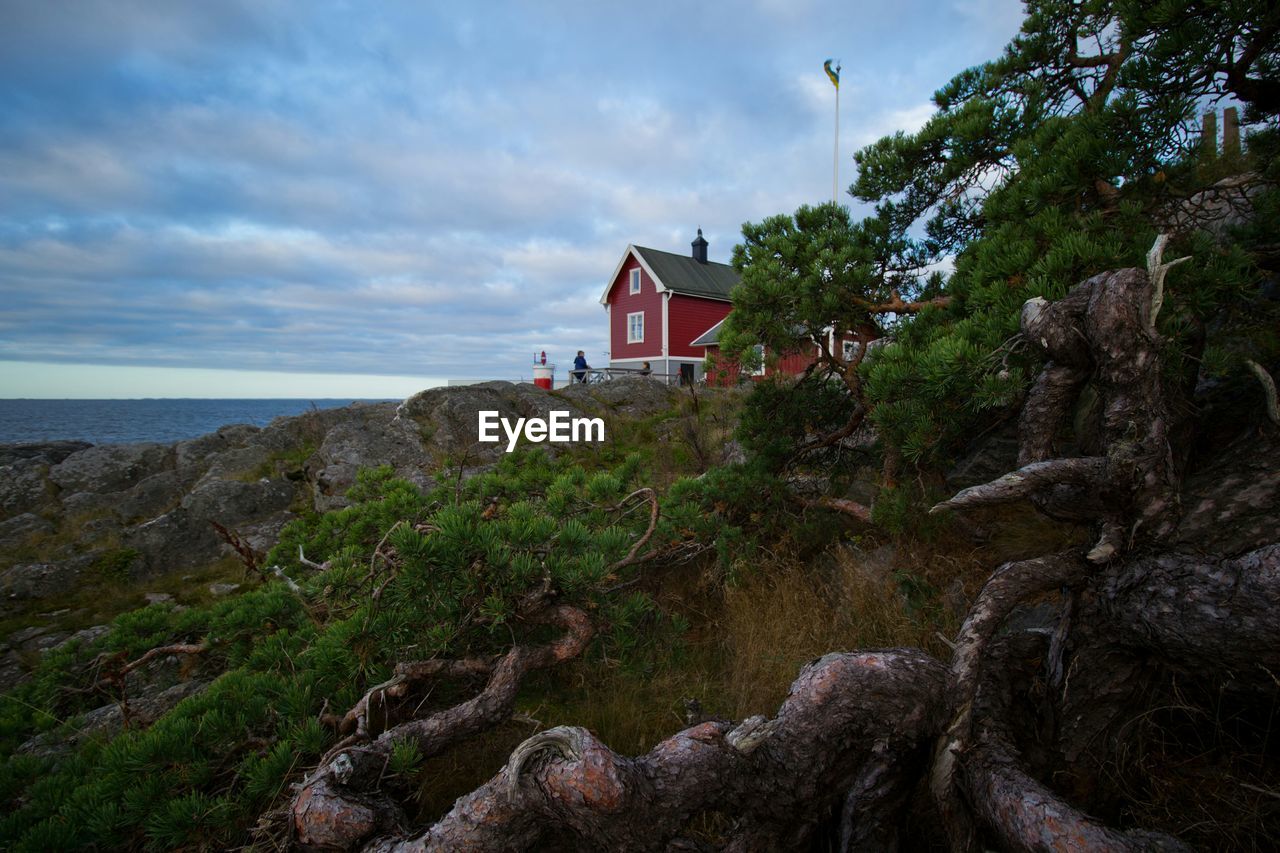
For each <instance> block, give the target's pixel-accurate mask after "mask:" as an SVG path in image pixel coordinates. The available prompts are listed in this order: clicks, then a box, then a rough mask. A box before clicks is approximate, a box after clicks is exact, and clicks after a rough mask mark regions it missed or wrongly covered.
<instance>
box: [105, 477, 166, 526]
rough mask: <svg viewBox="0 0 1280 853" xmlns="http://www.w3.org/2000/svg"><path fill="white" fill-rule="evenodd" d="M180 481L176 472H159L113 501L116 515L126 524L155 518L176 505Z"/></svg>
mask: <svg viewBox="0 0 1280 853" xmlns="http://www.w3.org/2000/svg"><path fill="white" fill-rule="evenodd" d="M182 495H183V488H182V480H181V478H180V477H179V476H178V473H177V472H176V471H161V472H160V473H159V474H152V475H151V476H150V477H147V478H146V479H144V480H142V481H141V482H139V483H138V484H137V485H136V486H134V487H133V488H131V489H129V490H128V491H127V492H125V493H124V494H123V495H120V496H118V497H116V498H115V499H114V509H115V513H116V515H118V516H119V517H120V518H121V519H122V520H124V521H126V522H132V521H141V520H145V519H150V518H155V517H156V516H157V515H161V514H162V513H165V512H168V511H169V510H171V509H173V508H174V507H175V506H177V505H178V502H179V501H180V500H181V499H182Z"/></svg>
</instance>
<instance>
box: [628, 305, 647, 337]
mask: <svg viewBox="0 0 1280 853" xmlns="http://www.w3.org/2000/svg"><path fill="white" fill-rule="evenodd" d="M627 343H629V344H642V343H644V312H643V311H637V312H636V313H634V314H628V315H627Z"/></svg>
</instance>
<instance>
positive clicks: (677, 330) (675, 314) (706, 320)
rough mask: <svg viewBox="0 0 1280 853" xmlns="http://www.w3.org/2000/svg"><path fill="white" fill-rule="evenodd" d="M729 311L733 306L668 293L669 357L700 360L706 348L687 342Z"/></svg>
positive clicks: (711, 300)
mask: <svg viewBox="0 0 1280 853" xmlns="http://www.w3.org/2000/svg"><path fill="white" fill-rule="evenodd" d="M731 310H733V304H732V303H730V302H720V301H719V300H716V299H699V298H698V297H696V296H685V295H684V294H681V293H673V294H671V304H670V305H668V306H667V322H668V323H670V324H671V337H670V339H669V345H670V349H669V350H668V352H669V354H670V355H671V357H672V358H693V359H698V360H701V359H702V358H703V357H704V356H705V351H706V347H694V346H689V342H690V341H693V340H695V339H697V338H698V336H700V335H701V334H702V333H703V332H705V331H706V330H707V329H710V328H711V327H712V326H714V325H715V324H716V323H719V322H720V321H721V320H723V319H724V318H725V317H727V316H729V312H730V311H731ZM624 332H625V330H624Z"/></svg>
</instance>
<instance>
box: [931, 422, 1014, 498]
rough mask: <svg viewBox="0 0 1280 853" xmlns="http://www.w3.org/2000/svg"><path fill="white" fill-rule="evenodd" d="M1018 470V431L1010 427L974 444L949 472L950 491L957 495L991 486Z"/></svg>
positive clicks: (1005, 427) (948, 486) (1012, 425)
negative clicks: (977, 487) (974, 487)
mask: <svg viewBox="0 0 1280 853" xmlns="http://www.w3.org/2000/svg"><path fill="white" fill-rule="evenodd" d="M1017 469H1018V427H1017V424H1015V423H1012V422H1010V423H1008V424H1006V425H1005V426H1004V427H1003V428H1001V429H999V430H996V431H995V432H993V433H990V434H988V435H986V436H984V437H983V438H981V439H979V440H978V441H976V442H974V443H973V444H971V445H970V446H969V448H968V452H967V453H966V454H965V455H964V456H963V457H961V458H960V461H959V462H957V463H956V464H955V465H953V466H952V468H951V470H950V471H948V472H947V489H949V490H950V491H952V492H958V491H960V490H961V489H967V488H969V487H970V486H977V485H980V484H982V483H989V482H991V481H992V480H994V479H996V478H997V477H1003V476H1004V475H1005V474H1007V473H1009V472H1010V471H1016V470H1017Z"/></svg>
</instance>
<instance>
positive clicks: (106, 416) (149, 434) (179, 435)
mask: <svg viewBox="0 0 1280 853" xmlns="http://www.w3.org/2000/svg"><path fill="white" fill-rule="evenodd" d="M357 402H360V403H384V402H400V400H399V398H347V397H329V398H319V397H310V398H309V397H245V398H239V397H140V398H133V399H110V398H103V399H90V398H67V399H41V398H30V397H26V398H22V397H18V398H10V399H0V444H31V443H37V442H43V441H87V442H89V443H91V444H134V443H138V442H160V443H170V442H175V441H185V440H187V439H191V438H198V437H199V436H202V435H207V434H209V433H211V432H215V431H217V430H218V428H219V427H223V426H227V425H229V424H252V425H253V426H257V427H264V426H266V425H267V424H269V423H270V422H271V421H272V420H274V419H275V418H278V417H284V416H292V415H301V414H304V413H305V412H308V411H310V410H311V409H312V407H313V406H314V407H315V408H316V409H333V408H339V407H341V406H349V405H351V404H352V403H357Z"/></svg>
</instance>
